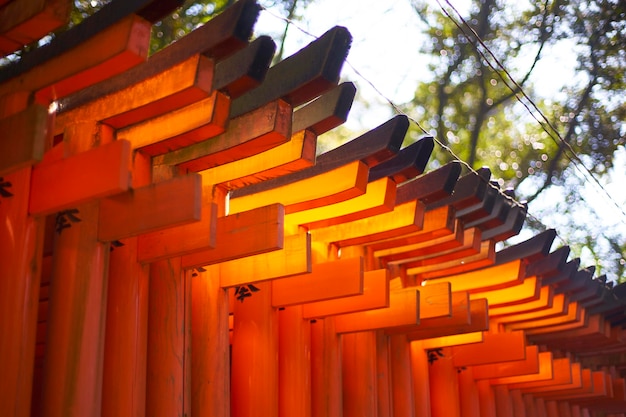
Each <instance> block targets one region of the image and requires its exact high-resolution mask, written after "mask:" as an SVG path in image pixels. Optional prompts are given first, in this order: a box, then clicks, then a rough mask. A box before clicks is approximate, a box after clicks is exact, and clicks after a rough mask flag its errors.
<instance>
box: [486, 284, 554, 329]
mask: <svg viewBox="0 0 626 417" xmlns="http://www.w3.org/2000/svg"><path fill="white" fill-rule="evenodd" d="M553 302H554V290H553V288H552V287H549V286H545V287H541V289H540V290H539V298H537V299H536V300H533V301H528V302H525V303H522V304H517V303H516V304H512V305H508V306H499V307H492V308H490V309H489V317H491V318H492V319H494V320H496V321H498V320H499V318H500V317H502V316H507V315H513V314H517V313H525V312H528V313H531V312H533V311H537V310H541V309H544V308H550V307H552V304H553Z"/></svg>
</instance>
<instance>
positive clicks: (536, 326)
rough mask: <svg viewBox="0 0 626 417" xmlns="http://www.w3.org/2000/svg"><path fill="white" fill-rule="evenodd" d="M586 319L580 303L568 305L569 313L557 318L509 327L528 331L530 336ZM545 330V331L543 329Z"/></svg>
mask: <svg viewBox="0 0 626 417" xmlns="http://www.w3.org/2000/svg"><path fill="white" fill-rule="evenodd" d="M583 317H584V310H582V309H581V307H580V306H579V305H578V303H567V311H566V312H565V314H563V315H561V316H555V317H550V318H544V319H541V318H539V319H535V320H530V321H525V322H521V323H511V324H509V325H507V328H510V329H515V330H519V329H526V330H527V331H528V333H529V334H532V333H538V332H546V331H549V330H548V329H546V328H550V327H552V326H558V325H564V324H570V323H577V322H579V321H580V320H582V318H583ZM542 328H543V329H542Z"/></svg>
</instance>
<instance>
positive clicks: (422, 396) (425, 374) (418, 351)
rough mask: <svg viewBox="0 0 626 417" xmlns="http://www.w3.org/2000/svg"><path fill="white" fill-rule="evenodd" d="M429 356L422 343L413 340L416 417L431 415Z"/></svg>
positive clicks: (412, 354)
mask: <svg viewBox="0 0 626 417" xmlns="http://www.w3.org/2000/svg"><path fill="white" fill-rule="evenodd" d="M428 365H429V364H428V356H427V355H426V352H425V351H424V346H423V345H422V343H420V342H418V341H415V342H411V373H412V376H413V401H414V404H415V417H421V416H430V376H429V369H428Z"/></svg>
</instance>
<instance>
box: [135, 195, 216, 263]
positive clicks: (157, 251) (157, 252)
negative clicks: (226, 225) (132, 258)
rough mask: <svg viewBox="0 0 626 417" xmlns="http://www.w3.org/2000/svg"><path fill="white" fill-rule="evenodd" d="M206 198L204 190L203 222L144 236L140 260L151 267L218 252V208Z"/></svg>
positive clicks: (140, 238)
mask: <svg viewBox="0 0 626 417" xmlns="http://www.w3.org/2000/svg"><path fill="white" fill-rule="evenodd" d="M206 194H207V190H206V188H204V189H203V202H202V206H201V209H200V220H199V221H197V222H193V223H190V224H186V225H181V226H176V227H171V228H169V229H165V230H160V231H156V232H152V233H146V234H143V235H140V236H139V237H138V239H139V248H138V252H137V259H138V260H139V261H140V262H145V263H149V262H154V261H157V260H163V259H168V258H172V257H175V256H184V255H186V254H188V253H191V252H196V251H198V250H205V249H212V248H214V247H215V245H216V243H215V239H216V226H217V210H218V208H217V205H216V204H213V203H211V202H209V201H207V200H208V197H207V195H206Z"/></svg>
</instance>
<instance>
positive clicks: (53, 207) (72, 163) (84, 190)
mask: <svg viewBox="0 0 626 417" xmlns="http://www.w3.org/2000/svg"><path fill="white" fill-rule="evenodd" d="M129 161H130V144H129V143H128V142H127V141H123V140H118V141H114V142H111V143H109V144H106V145H103V146H100V147H98V148H94V149H92V150H89V151H86V152H83V153H80V154H77V155H75V156H72V157H68V158H65V159H62V160H59V161H56V162H52V163H49V164H46V163H42V164H38V165H36V166H35V167H34V168H33V177H32V182H31V199H30V204H29V212H30V213H31V214H32V215H43V214H50V213H54V212H56V211H59V210H64V209H69V208H72V207H75V206H76V205H78V204H81V203H83V202H85V201H88V200H92V199H95V198H102V197H107V196H111V195H115V194H118V193H121V192H124V191H126V190H128V188H129V186H130V172H129V165H130V163H129Z"/></svg>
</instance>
